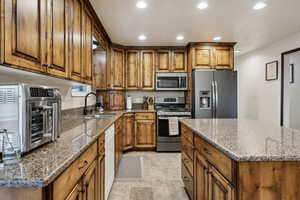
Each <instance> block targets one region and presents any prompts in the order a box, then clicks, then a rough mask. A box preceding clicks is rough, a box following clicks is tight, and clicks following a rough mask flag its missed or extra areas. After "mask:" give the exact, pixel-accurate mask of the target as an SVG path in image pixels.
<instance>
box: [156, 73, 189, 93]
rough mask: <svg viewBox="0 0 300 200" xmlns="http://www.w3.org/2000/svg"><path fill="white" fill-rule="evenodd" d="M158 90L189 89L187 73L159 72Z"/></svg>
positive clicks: (157, 78)
mask: <svg viewBox="0 0 300 200" xmlns="http://www.w3.org/2000/svg"><path fill="white" fill-rule="evenodd" d="M156 90H187V74H185V73H157V74H156Z"/></svg>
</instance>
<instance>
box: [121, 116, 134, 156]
mask: <svg viewBox="0 0 300 200" xmlns="http://www.w3.org/2000/svg"><path fill="white" fill-rule="evenodd" d="M134 120H135V118H134V113H128V114H125V115H124V117H123V130H124V135H123V149H124V151H126V150H129V149H132V148H133V147H134V136H135V134H134V133H135V130H134Z"/></svg>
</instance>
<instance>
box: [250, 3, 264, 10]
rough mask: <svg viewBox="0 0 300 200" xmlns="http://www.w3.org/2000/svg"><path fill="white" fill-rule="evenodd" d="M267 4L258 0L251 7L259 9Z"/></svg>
mask: <svg viewBox="0 0 300 200" xmlns="http://www.w3.org/2000/svg"><path fill="white" fill-rule="evenodd" d="M266 6H267V4H266V3H265V2H263V1H259V2H257V3H256V4H255V5H254V6H253V9H254V10H260V9H263V8H265V7H266Z"/></svg>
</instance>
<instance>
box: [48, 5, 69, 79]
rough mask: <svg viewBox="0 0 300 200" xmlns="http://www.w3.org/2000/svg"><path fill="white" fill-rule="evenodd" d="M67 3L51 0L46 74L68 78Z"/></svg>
mask: <svg viewBox="0 0 300 200" xmlns="http://www.w3.org/2000/svg"><path fill="white" fill-rule="evenodd" d="M67 5H68V1H67V0H52V4H51V6H52V7H50V8H51V11H50V13H51V18H50V20H49V21H50V23H49V24H50V26H51V27H50V28H49V30H51V31H50V37H51V39H50V40H48V44H49V45H48V54H47V55H48V63H49V65H48V68H47V72H48V73H49V74H51V75H54V76H58V77H61V78H68V73H69V72H68V36H69V35H68V7H67Z"/></svg>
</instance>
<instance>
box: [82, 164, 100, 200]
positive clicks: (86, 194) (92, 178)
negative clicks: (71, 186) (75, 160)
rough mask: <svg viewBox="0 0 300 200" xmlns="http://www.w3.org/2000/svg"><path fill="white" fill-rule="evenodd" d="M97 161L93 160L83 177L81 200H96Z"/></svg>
mask: <svg viewBox="0 0 300 200" xmlns="http://www.w3.org/2000/svg"><path fill="white" fill-rule="evenodd" d="M97 183H98V182H97V160H95V161H94V162H93V163H92V164H91V166H90V167H89V169H88V170H87V171H86V172H85V174H84V177H83V199H84V200H97V188H98V185H97Z"/></svg>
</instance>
